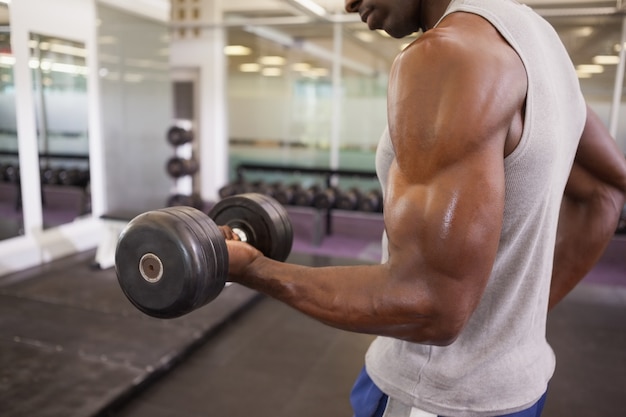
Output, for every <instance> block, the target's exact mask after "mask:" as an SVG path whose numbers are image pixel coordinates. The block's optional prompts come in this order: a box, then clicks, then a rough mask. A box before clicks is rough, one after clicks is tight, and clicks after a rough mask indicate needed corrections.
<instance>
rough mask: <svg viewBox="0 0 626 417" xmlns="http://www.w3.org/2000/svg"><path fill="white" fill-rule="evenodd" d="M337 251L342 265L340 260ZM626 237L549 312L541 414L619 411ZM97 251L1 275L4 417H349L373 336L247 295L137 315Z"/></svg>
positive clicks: (350, 252)
mask: <svg viewBox="0 0 626 417" xmlns="http://www.w3.org/2000/svg"><path fill="white" fill-rule="evenodd" d="M379 249H380V248H379V246H377V243H376V242H375V241H372V240H371V239H364V238H352V237H350V238H349V237H346V236H341V235H333V236H327V237H326V238H324V239H322V242H321V245H319V246H318V245H315V244H312V243H311V241H310V239H309V238H307V239H305V240H299V239H296V242H294V254H293V255H292V257H291V258H290V260H289V261H290V262H295V263H302V264H306V265H314V266H322V265H340V264H353V263H362V262H372V261H373V259H375V258H376V256H377V254H376V252H377V250H378V251H379ZM336 254H340V255H341V257H340V258H338V257H336ZM624 254H626V236H616V237H615V239H614V240H613V242H612V243H611V245H610V247H609V249H608V250H607V252H606V253H605V255H604V257H603V258H602V260H601V261H600V263H599V264H598V265H597V267H596V268H595V269H594V270H593V271H592V272H591V273H590V274H589V276H588V277H587V278H586V279H585V280H584V281H583V283H582V284H581V285H579V287H578V288H577V289H576V290H575V291H574V292H573V293H571V294H570V295H569V296H568V297H567V298H566V299H565V300H564V301H563V302H562V303H561V304H560V305H559V306H558V307H557V308H556V309H555V310H554V311H553V312H552V313H551V314H550V317H549V323H548V338H549V340H550V342H551V344H552V346H553V347H554V350H555V352H556V355H557V361H558V365H557V371H556V375H555V377H554V379H553V381H552V383H551V386H550V392H549V396H548V401H547V404H546V409H545V411H544V417H560V416H568V417H594V416H603V417H605V416H620V415H623V413H624V410H625V409H626V396H625V395H624V387H626V320H624V317H626V256H624ZM93 256H94V253H93V252H88V253H82V254H77V255H75V256H72V257H69V258H66V259H62V260H58V261H55V262H53V263H51V264H48V265H44V266H42V267H37V268H33V269H31V270H28V271H23V272H20V273H16V274H12V275H8V276H4V277H0V353H1V354H0V416H2V417H22V416H24V417H25V416H28V417H44V416H51V417H52V416H54V417H59V416H63V417H68V416H76V417H78V416H116V417H144V416H145V417H148V416H150V417H161V416H163V417H165V416H168V417H171V416H176V417H200V416H228V417H238V416H242V417H243V416H249V415H251V414H254V415H255V416H268V417H269V416H272V417H287V416H290V417H291V416H298V417H308V416H325V417H349V416H350V415H351V412H350V407H349V404H348V400H347V398H348V393H349V391H350V388H351V384H352V381H353V380H354V377H355V376H356V374H357V373H358V371H359V369H360V368H361V366H362V363H363V355H364V352H365V350H366V349H367V346H368V344H369V343H370V341H371V340H372V338H371V337H370V336H365V335H359V334H353V333H349V332H343V331H339V330H335V329H332V328H329V327H326V326H324V325H322V324H320V323H318V322H316V321H314V320H311V319H310V318H308V317H306V316H304V315H302V314H300V313H298V312H296V311H294V310H291V309H290V308H288V307H286V306H284V305H283V304H281V303H278V302H276V301H274V300H272V299H269V298H266V297H263V296H260V295H258V294H256V293H254V292H252V291H250V290H247V289H245V288H243V287H239V286H236V285H232V286H229V287H227V288H226V289H225V290H224V292H223V293H222V294H221V295H220V297H218V299H217V300H215V301H214V302H212V303H211V304H209V305H207V306H205V307H203V308H202V309H200V310H198V311H196V312H193V313H191V314H189V315H187V316H185V317H183V318H180V319H175V320H171V321H162V320H157V319H152V318H149V317H146V316H143V315H142V314H141V313H139V312H138V311H136V310H135V309H134V308H133V307H132V306H130V305H129V303H128V302H127V300H125V298H124V297H123V296H122V295H121V291H119V287H118V286H117V283H116V280H115V275H114V271H113V270H112V269H108V270H104V271H99V270H93V269H92V268H90V264H91V263H92V261H93Z"/></svg>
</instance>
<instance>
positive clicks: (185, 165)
mask: <svg viewBox="0 0 626 417" xmlns="http://www.w3.org/2000/svg"><path fill="white" fill-rule="evenodd" d="M199 169H200V164H198V161H196V160H195V159H193V158H191V159H185V158H179V157H177V156H175V157H172V158H170V159H169V160H168V161H167V165H166V171H167V173H168V174H169V175H170V176H171V177H173V178H180V177H184V176H187V175H194V174H195V173H196V172H198V170H199Z"/></svg>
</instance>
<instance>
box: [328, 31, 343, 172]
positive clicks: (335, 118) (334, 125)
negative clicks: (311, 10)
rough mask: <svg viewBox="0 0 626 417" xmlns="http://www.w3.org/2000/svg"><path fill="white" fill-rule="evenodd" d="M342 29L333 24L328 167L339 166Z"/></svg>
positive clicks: (334, 167) (335, 167)
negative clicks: (331, 100) (331, 99)
mask: <svg viewBox="0 0 626 417" xmlns="http://www.w3.org/2000/svg"><path fill="white" fill-rule="evenodd" d="M342 48H343V30H342V25H341V23H334V24H333V70H332V79H333V95H332V97H333V102H332V116H331V117H332V119H331V129H330V168H331V169H337V168H339V145H340V142H341V138H340V135H341V97H342V95H343V94H342V90H341V62H342V53H343V51H342Z"/></svg>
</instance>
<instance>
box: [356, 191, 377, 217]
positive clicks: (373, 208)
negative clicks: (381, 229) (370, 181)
mask: <svg viewBox="0 0 626 417" xmlns="http://www.w3.org/2000/svg"><path fill="white" fill-rule="evenodd" d="M359 210H361V211H366V212H369V213H377V212H381V211H383V195H382V193H381V192H380V190H377V189H373V190H370V191H369V192H367V193H366V194H365V195H364V196H363V198H361V201H360V202H359Z"/></svg>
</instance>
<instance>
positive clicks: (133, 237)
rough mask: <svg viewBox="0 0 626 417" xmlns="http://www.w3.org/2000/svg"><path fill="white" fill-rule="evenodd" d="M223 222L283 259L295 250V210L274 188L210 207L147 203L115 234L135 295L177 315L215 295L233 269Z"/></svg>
mask: <svg viewBox="0 0 626 417" xmlns="http://www.w3.org/2000/svg"><path fill="white" fill-rule="evenodd" d="M218 225H226V226H229V227H230V228H231V229H232V230H233V232H234V233H235V234H237V236H239V238H240V240H241V241H244V242H247V243H249V244H251V245H252V246H254V247H255V248H257V249H258V250H260V251H261V252H262V253H263V254H264V255H265V256H267V257H269V258H272V259H275V260H278V261H281V262H282V261H284V260H286V259H287V257H288V256H289V253H290V252H291V246H292V242H293V229H292V226H291V222H290V220H289V216H288V215H287V212H286V211H285V209H284V207H282V206H281V205H280V204H279V203H278V202H276V200H274V199H272V198H271V197H269V196H265V195H261V194H254V193H247V194H241V195H237V196H233V197H228V198H225V199H223V200H221V201H219V202H218V203H217V204H215V205H214V206H213V208H212V209H211V210H210V211H209V213H208V215H207V214H205V213H204V212H202V211H200V210H197V209H194V208H193V207H169V208H165V209H159V210H154V211H149V212H146V213H143V214H140V215H139V216H137V217H135V218H134V219H133V220H131V221H130V222H129V223H128V225H127V226H126V227H125V228H124V230H123V231H122V233H121V234H120V237H119V240H118V242H117V247H116V252H115V271H116V274H117V278H118V282H119V284H120V286H121V288H122V291H123V292H124V294H125V295H126V297H127V298H128V299H129V300H130V302H131V303H132V304H133V305H135V307H137V308H138V309H139V310H140V311H142V312H143V313H145V314H147V315H149V316H153V317H158V318H174V317H179V316H182V315H184V314H187V313H189V312H191V311H193V310H196V309H198V308H200V307H202V306H204V305H206V304H207V303H209V302H210V301H212V300H213V299H215V298H216V297H217V296H218V295H219V294H220V293H221V291H222V289H223V288H224V286H225V284H226V279H227V276H228V250H227V246H226V240H225V238H224V236H223V234H222V231H221V230H220V229H219V227H218Z"/></svg>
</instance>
